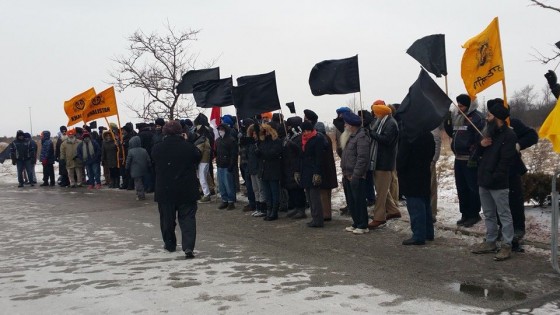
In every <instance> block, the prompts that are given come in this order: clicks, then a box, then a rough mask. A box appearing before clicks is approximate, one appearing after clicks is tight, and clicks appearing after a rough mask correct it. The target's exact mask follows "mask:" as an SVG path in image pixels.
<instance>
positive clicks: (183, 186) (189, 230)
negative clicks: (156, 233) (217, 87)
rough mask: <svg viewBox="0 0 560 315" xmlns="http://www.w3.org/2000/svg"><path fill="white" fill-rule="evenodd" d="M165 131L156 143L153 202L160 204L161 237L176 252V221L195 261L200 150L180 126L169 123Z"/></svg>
mask: <svg viewBox="0 0 560 315" xmlns="http://www.w3.org/2000/svg"><path fill="white" fill-rule="evenodd" d="M162 132H163V134H164V135H165V137H164V138H163V141H161V142H159V143H156V144H154V147H153V149H152V160H153V162H154V164H155V167H156V190H155V194H154V200H155V201H156V202H157V203H158V210H159V215H160V216H159V218H160V229H161V236H162V238H163V243H164V248H165V249H166V250H167V251H169V252H174V251H175V250H176V248H177V238H176V236H175V225H176V223H175V221H176V220H177V221H179V227H180V228H181V246H182V250H183V252H184V253H185V258H186V259H191V258H194V246H195V242H196V211H197V200H198V196H199V195H198V184H197V183H196V182H193V178H196V169H197V165H198V163H199V162H200V157H201V155H200V151H199V150H198V149H197V148H196V147H195V145H194V144H193V143H191V142H189V141H186V140H185V139H184V138H183V137H182V136H181V133H182V129H181V124H180V123H179V122H177V121H169V122H167V123H166V124H165V125H164V126H163V128H162Z"/></svg>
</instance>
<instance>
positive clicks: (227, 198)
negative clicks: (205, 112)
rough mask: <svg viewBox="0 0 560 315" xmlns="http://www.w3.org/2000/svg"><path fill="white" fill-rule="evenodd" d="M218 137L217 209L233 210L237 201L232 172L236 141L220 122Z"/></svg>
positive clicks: (235, 159) (235, 154) (235, 161)
mask: <svg viewBox="0 0 560 315" xmlns="http://www.w3.org/2000/svg"><path fill="white" fill-rule="evenodd" d="M218 134H219V137H218V139H216V167H217V168H218V183H219V188H220V195H221V197H222V203H221V204H220V206H218V209H227V210H234V209H235V202H236V201H237V197H236V193H235V182H234V178H233V173H234V172H235V170H236V167H235V164H236V163H237V151H238V148H237V142H236V141H235V139H234V138H233V137H232V136H231V132H230V130H229V126H228V125H227V124H221V125H220V126H219V127H218Z"/></svg>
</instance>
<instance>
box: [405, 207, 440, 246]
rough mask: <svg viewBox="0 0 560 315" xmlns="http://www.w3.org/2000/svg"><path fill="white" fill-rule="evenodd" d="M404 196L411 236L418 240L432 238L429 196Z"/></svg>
mask: <svg viewBox="0 0 560 315" xmlns="http://www.w3.org/2000/svg"><path fill="white" fill-rule="evenodd" d="M405 197H406V209H407V210H408V214H409V216H410V229H411V230H412V238H413V239H414V240H415V241H418V242H425V241H426V239H433V238H434V223H433V221H432V206H431V203H430V197H411V196H405Z"/></svg>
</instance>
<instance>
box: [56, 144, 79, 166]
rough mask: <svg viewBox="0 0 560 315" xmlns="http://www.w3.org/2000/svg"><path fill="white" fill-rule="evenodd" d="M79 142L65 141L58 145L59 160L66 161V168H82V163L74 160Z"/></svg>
mask: <svg viewBox="0 0 560 315" xmlns="http://www.w3.org/2000/svg"><path fill="white" fill-rule="evenodd" d="M81 142H82V141H81V140H79V139H74V140H73V141H72V140H70V139H66V140H64V142H62V144H61V145H60V159H61V160H65V161H66V168H74V167H83V163H82V161H81V160H80V159H77V158H76V154H77V153H78V144H80V143H81Z"/></svg>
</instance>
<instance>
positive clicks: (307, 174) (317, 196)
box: [295, 120, 327, 228]
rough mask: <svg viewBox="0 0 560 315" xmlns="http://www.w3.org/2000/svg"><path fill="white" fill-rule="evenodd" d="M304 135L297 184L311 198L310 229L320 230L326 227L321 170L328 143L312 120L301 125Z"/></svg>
mask: <svg viewBox="0 0 560 315" xmlns="http://www.w3.org/2000/svg"><path fill="white" fill-rule="evenodd" d="M301 130H302V131H303V134H302V141H301V142H302V144H301V146H302V151H303V153H302V162H301V168H300V173H296V175H295V176H296V182H299V183H300V184H301V186H302V187H303V188H305V190H306V194H307V195H308V196H309V203H310V206H311V218H312V220H311V221H310V222H308V223H307V226H308V227H314V228H320V227H323V226H324V218H323V206H322V203H321V189H320V187H321V183H322V176H321V169H322V164H323V163H324V156H325V151H326V147H327V141H326V140H325V139H324V137H323V135H321V134H320V133H317V130H315V129H314V127H313V124H312V120H306V121H304V122H303V123H302V125H301Z"/></svg>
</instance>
